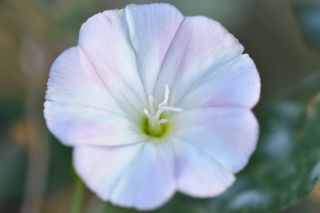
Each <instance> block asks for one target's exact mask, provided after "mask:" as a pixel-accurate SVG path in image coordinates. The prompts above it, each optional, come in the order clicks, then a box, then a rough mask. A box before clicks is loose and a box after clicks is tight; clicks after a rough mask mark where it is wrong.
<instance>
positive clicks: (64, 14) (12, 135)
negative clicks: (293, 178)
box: [0, 0, 320, 213]
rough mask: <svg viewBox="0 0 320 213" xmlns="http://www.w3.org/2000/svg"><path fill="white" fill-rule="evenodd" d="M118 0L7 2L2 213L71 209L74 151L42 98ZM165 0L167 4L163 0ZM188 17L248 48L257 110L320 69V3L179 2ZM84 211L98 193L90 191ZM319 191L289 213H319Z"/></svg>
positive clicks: (2, 47) (0, 94)
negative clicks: (201, 18) (54, 131)
mask: <svg viewBox="0 0 320 213" xmlns="http://www.w3.org/2000/svg"><path fill="white" fill-rule="evenodd" d="M151 2H156V1H119V0H0V212H68V211H69V209H70V205H71V203H72V194H73V187H74V184H73V173H72V163H71V149H70V148H67V147H63V146H62V145H61V144H60V143H59V142H57V141H56V140H55V139H54V138H53V136H52V135H50V133H49V132H48V130H47V129H46V126H45V122H44V120H43V112H42V110H43V101H44V94H45V89H46V81H47V78H48V72H49V69H50V66H51V64H52V62H53V61H54V59H55V58H56V57H57V56H58V55H59V53H61V52H62V51H63V50H64V49H66V48H68V47H71V46H74V45H76V44H77V39H78V32H79V29H80V26H81V24H82V23H83V22H85V21H86V19H87V18H89V17H90V16H92V15H93V14H95V13H97V12H100V11H103V10H107V9H114V8H122V7H124V6H125V5H126V4H129V3H151ZM157 2H162V1H157ZM166 2H170V3H171V4H173V5H175V6H176V7H177V8H178V9H179V10H180V11H181V12H182V13H183V14H184V15H185V16H192V15H205V16H208V17H211V18H213V19H215V20H218V21H220V22H221V23H222V24H223V25H224V26H225V27H226V28H227V29H228V30H229V31H230V32H231V33H233V34H234V35H235V36H236V37H237V38H238V39H239V40H240V42H241V43H242V44H243V45H244V46H245V48H246V50H245V51H246V52H247V53H249V54H250V56H251V57H252V58H253V60H254V61H255V63H256V65H257V67H258V70H259V72H260V75H261V79H262V96H261V101H260V103H259V105H258V107H260V106H263V105H264V104H267V103H268V102H269V101H270V100H272V99H273V98H275V97H277V96H278V95H279V93H281V92H283V91H286V90H288V88H291V87H294V86H295V85H296V84H297V82H298V81H299V80H300V79H302V78H304V77H305V76H307V75H308V74H309V73H312V72H315V71H319V70H320V30H319V29H320V9H319V8H320V1H307V0H300V1H299V0H297V1H294V0H198V1H195V0H172V1H166ZM87 194H88V195H87V196H86V197H87V201H86V206H85V209H87V210H86V212H90V208H91V207H90V206H94V205H95V202H97V201H96V200H95V198H90V197H91V194H90V193H89V192H87ZM319 209H320V189H319V188H318V189H315V190H314V191H313V192H312V193H311V195H309V196H308V197H306V198H305V199H304V200H303V201H302V202H300V203H298V204H297V205H296V206H294V207H292V208H290V209H289V210H287V212H305V213H311V212H320V210H319Z"/></svg>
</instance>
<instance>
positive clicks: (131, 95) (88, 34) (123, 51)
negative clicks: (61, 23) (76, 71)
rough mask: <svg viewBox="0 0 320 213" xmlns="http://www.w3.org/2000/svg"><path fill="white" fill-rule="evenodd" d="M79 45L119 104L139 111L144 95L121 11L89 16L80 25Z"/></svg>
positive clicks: (108, 11)
mask: <svg viewBox="0 0 320 213" xmlns="http://www.w3.org/2000/svg"><path fill="white" fill-rule="evenodd" d="M79 46H80V48H81V49H82V50H83V52H84V54H85V55H86V57H87V58H88V60H89V61H90V63H91V64H92V66H93V68H94V69H95V71H96V73H97V75H98V76H99V78H100V79H101V81H102V82H103V84H104V85H105V87H106V88H107V89H108V91H109V93H110V94H111V95H112V96H113V97H114V98H115V99H116V100H117V102H118V103H120V106H121V107H123V108H125V109H126V110H135V111H136V112H141V109H142V108H143V107H142V103H143V102H144V101H145V97H146V95H145V93H144V89H143V84H142V81H141V77H140V74H139V72H138V69H137V64H136V57H135V53H134V51H133V49H132V47H131V46H132V45H131V43H130V39H129V37H128V32H127V26H126V22H125V19H123V18H122V15H121V11H120V10H107V11H105V12H103V13H98V14H96V15H94V16H92V17H91V18H89V19H88V20H87V21H86V22H85V23H84V24H83V25H82V26H81V29H80V35H79ZM129 106H130V107H129Z"/></svg>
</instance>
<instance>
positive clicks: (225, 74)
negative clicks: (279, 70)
mask: <svg viewBox="0 0 320 213" xmlns="http://www.w3.org/2000/svg"><path fill="white" fill-rule="evenodd" d="M259 97H260V78H259V74H258V72H257V69H256V66H255V64H254V62H253V61H252V59H251V58H250V57H249V56H248V55H247V54H244V55H242V56H240V57H237V58H236V59H234V60H232V61H231V62H229V63H227V64H225V65H224V66H222V67H221V68H219V69H216V70H213V71H212V73H211V74H209V75H208V76H207V77H206V78H205V79H203V81H199V83H198V84H196V85H195V86H194V88H191V89H190V91H189V93H188V94H187V95H186V96H185V97H183V98H181V100H182V101H181V102H180V103H179V104H178V103H177V106H179V107H182V108H183V109H190V108H196V107H206V106H211V107H215V106H226V107H228V106H229V107H230V106H234V107H244V108H252V107H253V106H254V105H255V104H256V103H257V102H258V100H259Z"/></svg>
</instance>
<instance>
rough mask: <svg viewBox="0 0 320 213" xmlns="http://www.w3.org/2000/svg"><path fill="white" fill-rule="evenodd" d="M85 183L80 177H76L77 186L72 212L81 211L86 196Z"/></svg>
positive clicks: (78, 212)
mask: <svg viewBox="0 0 320 213" xmlns="http://www.w3.org/2000/svg"><path fill="white" fill-rule="evenodd" d="M84 189H85V187H84V184H83V182H82V181H81V179H80V178H79V177H77V178H76V186H75V192H74V195H73V202H72V206H71V210H70V213H80V212H81V207H82V202H83V197H84Z"/></svg>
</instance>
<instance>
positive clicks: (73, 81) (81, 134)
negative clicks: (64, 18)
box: [44, 47, 140, 146]
mask: <svg viewBox="0 0 320 213" xmlns="http://www.w3.org/2000/svg"><path fill="white" fill-rule="evenodd" d="M44 115H45V118H46V122H47V126H48V128H49V129H50V131H51V132H52V133H53V134H54V135H55V136H56V137H57V138H58V139H59V140H61V142H62V143H64V144H66V145H71V146H74V145H83V144H94V145H119V144H129V143H135V142H137V141H139V140H140V138H139V137H138V136H137V134H135V133H133V132H136V131H134V130H135V129H133V127H132V124H131V123H130V122H129V120H128V119H129V118H131V117H130V116H128V115H127V113H125V112H124V111H122V110H121V108H120V107H119V105H118V103H116V102H115V100H114V98H113V97H112V96H111V95H110V94H109V93H108V91H107V90H106V88H105V86H104V85H103V84H102V82H101V80H100V79H99V78H98V77H97V74H96V73H95V71H94V70H93V68H92V66H91V65H90V63H89V61H88V60H87V58H86V56H85V55H84V54H83V52H82V50H81V49H80V48H79V47H73V48H70V49H68V50H66V51H64V52H63V53H62V54H61V55H60V56H59V57H58V58H57V59H56V61H55V62H54V64H53V66H52V68H51V70H50V74H49V80H48V89H47V93H46V102H45V110H44ZM132 119H133V118H132ZM135 128H138V127H136V126H135ZM66 130H67V131H66ZM108 134H109V135H108ZM106 135H108V138H106V137H105V136H106ZM128 138H129V139H128Z"/></svg>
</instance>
